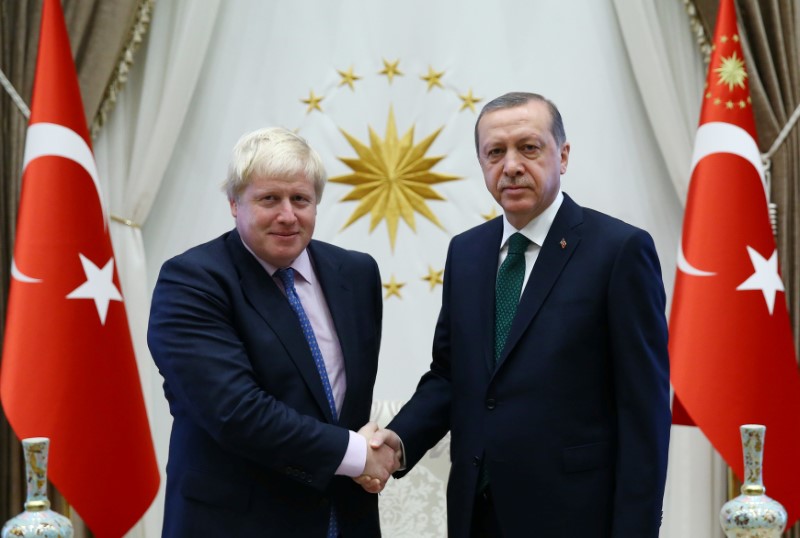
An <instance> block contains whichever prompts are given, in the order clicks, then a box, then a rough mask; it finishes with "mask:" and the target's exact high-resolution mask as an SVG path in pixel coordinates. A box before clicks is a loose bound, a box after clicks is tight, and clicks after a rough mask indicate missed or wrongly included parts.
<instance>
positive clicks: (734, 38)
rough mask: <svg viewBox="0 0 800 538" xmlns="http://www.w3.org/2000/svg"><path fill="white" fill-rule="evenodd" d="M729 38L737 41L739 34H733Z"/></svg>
mask: <svg viewBox="0 0 800 538" xmlns="http://www.w3.org/2000/svg"><path fill="white" fill-rule="evenodd" d="M731 39H733V40H734V41H735V42H736V43H738V42H739V34H733V37H732V38H731Z"/></svg>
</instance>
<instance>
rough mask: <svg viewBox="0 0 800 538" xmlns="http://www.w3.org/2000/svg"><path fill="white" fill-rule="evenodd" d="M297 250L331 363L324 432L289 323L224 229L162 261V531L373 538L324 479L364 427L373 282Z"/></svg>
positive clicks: (371, 367) (271, 287)
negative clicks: (165, 428) (323, 315)
mask: <svg viewBox="0 0 800 538" xmlns="http://www.w3.org/2000/svg"><path fill="white" fill-rule="evenodd" d="M308 251H309V254H310V256H311V259H312V263H313V264H314V267H315V271H316V274H317V276H318V277H319V280H320V283H321V286H322V289H323V291H324V294H325V298H326V300H327V303H328V307H329V309H330V311H331V315H332V317H333V321H334V324H335V326H336V331H337V334H338V337H339V341H340V343H341V347H342V352H343V355H344V363H345V371H346V376H347V392H346V394H345V399H344V403H343V408H342V411H341V416H340V418H339V423H338V424H333V423H332V417H331V413H330V410H329V407H328V403H327V400H326V399H325V394H324V392H323V388H322V383H321V381H320V378H319V374H318V373H317V370H316V367H315V365H314V361H313V359H312V356H311V352H310V350H309V346H308V344H307V342H306V340H305V338H304V336H303V332H302V329H301V328H300V324H299V322H298V320H297V317H296V315H295V313H294V312H293V311H292V309H291V307H290V305H289V303H288V301H287V299H286V297H285V296H284V295H283V294H282V292H281V291H280V289H279V288H278V286H277V285H276V284H275V283H274V281H273V280H272V278H270V277H269V275H267V273H266V271H265V270H264V268H263V267H262V266H261V265H260V264H259V263H258V261H257V260H256V259H255V258H254V257H253V255H252V254H251V253H250V252H249V251H247V250H246V249H245V247H244V245H243V244H242V241H241V239H240V237H239V235H238V233H237V232H236V231H235V230H234V231H231V232H228V233H226V234H224V235H223V236H221V237H219V238H217V239H214V240H213V241H210V242H209V243H206V244H204V245H200V246H198V247H195V248H193V249H191V250H189V251H187V252H185V253H184V254H181V255H180V256H177V257H175V258H173V259H171V260H169V261H167V262H166V263H165V264H164V266H163V268H162V269H161V273H160V275H159V278H158V283H157V284H156V288H155V292H154V295H153V303H152V309H151V313H150V326H149V331H148V344H149V346H150V350H151V352H152V355H153V358H154V359H155V362H156V364H157V365H158V368H159V370H160V372H161V374H162V375H163V377H164V392H165V394H166V397H167V399H168V400H169V405H170V412H171V413H172V415H173V417H174V421H173V426H172V436H171V439H170V453H169V462H168V465H167V492H166V506H165V517H164V529H163V535H164V536H166V537H184V536H186V537H188V536H304V537H305V536H308V537H314V536H318V537H320V538H322V537H324V536H325V533H326V531H327V527H328V517H329V514H330V506H331V503H333V505H334V506H335V508H336V511H337V514H338V517H339V523H340V527H341V529H342V536H343V537H345V538H349V537H374V536H380V529H379V521H378V505H377V496H375V495H370V494H368V493H365V492H364V491H363V490H362V489H361V487H360V486H358V485H357V484H355V483H354V482H353V481H352V480H351V479H350V478H347V477H339V476H334V472H335V470H336V468H337V467H338V466H339V464H340V463H341V460H342V457H343V456H344V453H345V450H346V447H347V443H348V431H347V430H348V429H350V430H358V429H359V428H360V427H361V426H363V425H364V424H365V423H366V422H367V421H368V420H369V413H370V409H371V405H372V390H373V384H374V382H375V374H376V371H377V366H378V349H379V346H380V337H381V318H382V308H383V306H382V305H383V303H382V297H381V280H380V274H379V272H378V267H377V264H376V263H375V261H374V260H373V259H372V258H371V257H370V256H368V255H366V254H362V253H357V252H351V251H345V250H343V249H341V248H338V247H335V246H333V245H329V244H326V243H322V242H318V241H312V242H311V243H310V245H309V246H308Z"/></svg>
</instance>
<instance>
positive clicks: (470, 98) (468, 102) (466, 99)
mask: <svg viewBox="0 0 800 538" xmlns="http://www.w3.org/2000/svg"><path fill="white" fill-rule="evenodd" d="M458 97H459V98H460V99H461V101H463V102H462V103H461V108H460V109H459V112H461V111H462V110H464V109H465V108H469V109H470V110H471V111H473V112H475V103H479V102H480V101H481V98H480V97H475V96H474V95H472V88H470V89H469V91H468V92H467V93H465V94H464V95H461V94H459V95H458Z"/></svg>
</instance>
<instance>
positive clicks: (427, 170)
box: [329, 107, 462, 250]
mask: <svg viewBox="0 0 800 538" xmlns="http://www.w3.org/2000/svg"><path fill="white" fill-rule="evenodd" d="M340 131H341V132H342V134H343V135H344V137H345V138H346V139H347V141H348V142H349V143H350V145H351V146H352V147H353V149H354V150H355V152H356V154H357V155H358V157H357V158H348V157H339V160H340V161H342V162H343V163H344V164H346V165H347V166H348V167H349V168H350V169H351V170H352V171H353V173H351V174H347V175H344V176H337V177H333V178H331V179H330V180H329V181H331V182H332V183H344V184H347V185H352V186H353V187H354V189H353V190H352V191H350V192H349V193H348V194H347V195H346V196H345V197H344V198H342V200H341V201H343V202H345V201H360V203H359V204H358V206H357V207H356V209H355V211H353V214H352V215H351V216H350V218H349V219H348V221H347V222H346V223H345V224H344V226H342V229H345V228H347V227H348V226H350V225H351V224H353V223H354V222H356V221H357V220H359V219H360V218H361V217H363V216H365V215H366V214H367V213H369V214H370V228H369V231H370V232H372V231H373V230H374V229H375V227H376V226H378V224H379V223H380V222H381V221H382V220H385V221H386V228H387V230H388V232H389V242H390V244H391V247H392V250H394V245H395V240H396V239H397V226H398V223H399V221H400V218H402V219H403V220H404V221H405V222H406V224H408V226H409V227H410V228H411V229H412V230H413V231H414V232H416V231H417V228H416V221H415V217H414V213H419V214H420V215H422V216H423V217H425V218H426V219H428V220H429V221H431V222H432V223H433V224H435V225H436V226H438V227H439V228H441V229H442V230H444V227H443V226H442V224H441V223H440V222H439V219H438V218H436V215H435V214H434V213H433V212H432V211H431V210H430V208H429V207H428V205H427V204H426V203H425V200H444V199H445V198H444V197H443V196H441V195H440V194H439V193H438V192H436V191H435V190H433V188H431V185H435V184H437V183H443V182H445V181H454V180H457V179H462V178H461V177H459V176H454V175H450V174H441V173H438V172H434V171H432V168H433V167H434V166H435V165H436V164H437V163H438V162H439V161H441V160H442V159H443V158H444V156H432V157H428V156H426V153H427V151H428V149H429V148H430V147H431V144H433V142H434V140H436V137H437V136H439V133H440V132H441V131H442V128H441V127H440V128H439V129H437V130H436V131H434V132H433V133H431V134H430V135H428V136H427V137H425V139H423V140H422V141H420V142H419V143H418V144H416V145H415V144H414V127H413V126H412V127H411V128H410V129H409V130H408V131H406V133H405V134H404V135H403V136H402V138H401V137H399V136H398V134H397V126H396V124H395V119H394V111H393V110H392V108H391V107H390V108H389V118H388V120H387V122H386V136H385V138H384V139H383V140H381V138H380V137H379V136H378V135H377V134H376V133H375V131H374V130H373V129H372V127H369V143H370V145H369V147H368V146H367V145H366V144H364V143H362V142H361V141H360V140H358V139H357V138H356V137H354V136H352V135H350V134H349V133H347V132H346V131H345V130H344V129H340Z"/></svg>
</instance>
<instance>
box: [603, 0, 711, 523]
mask: <svg viewBox="0 0 800 538" xmlns="http://www.w3.org/2000/svg"><path fill="white" fill-rule="evenodd" d="M614 7H615V9H616V12H617V18H618V20H619V24H620V28H621V30H622V35H623V38H624V40H625V44H626V46H627V50H628V56H629V58H630V61H631V66H632V68H633V72H634V75H635V78H636V82H637V84H638V86H639V91H640V92H641V95H642V100H643V101H644V103H645V109H646V110H647V115H648V117H649V118H650V125H651V126H652V127H653V132H654V134H655V138H656V141H657V143H658V146H659V148H660V150H661V155H662V156H663V158H664V162H665V163H666V165H667V170H668V171H669V174H670V177H671V179H672V183H673V185H674V186H675V190H676V192H677V193H678V195H679V198H680V199H681V201H682V202H683V203H685V200H686V192H687V189H688V186H689V163H690V162H691V155H692V150H693V144H694V136H695V132H696V130H697V124H698V120H699V117H700V102H701V92H702V88H703V84H704V82H705V75H706V73H705V71H706V66H705V65H704V64H703V61H702V58H701V55H700V54H699V52H698V47H697V44H696V43H695V42H694V36H693V35H692V34H691V31H690V27H689V24H688V18H687V15H686V12H685V9H684V7H683V5H682V2H677V1H675V2H663V1H657V0H614ZM726 477H727V467H726V465H725V462H724V461H723V460H722V458H721V457H720V455H719V454H718V453H717V452H716V450H714V448H713V447H712V446H711V444H710V443H709V442H708V440H707V439H706V437H705V435H703V433H702V432H701V431H700V429H699V428H694V427H686V426H673V428H672V438H671V440H670V452H669V468H668V474H667V490H666V492H665V493H664V514H665V518H664V525H663V528H662V531H661V534H662V535H663V536H676V537H677V536H707V537H715V536H716V537H723V536H724V533H723V532H722V529H721V528H720V525H719V520H718V517H717V514H718V511H719V508H720V507H721V506H722V504H723V503H724V502H725V501H726V500H727V491H726V490H727V487H726Z"/></svg>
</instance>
